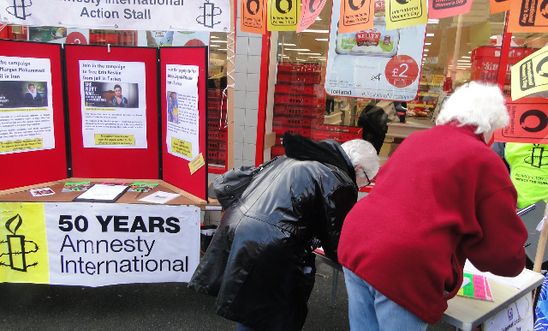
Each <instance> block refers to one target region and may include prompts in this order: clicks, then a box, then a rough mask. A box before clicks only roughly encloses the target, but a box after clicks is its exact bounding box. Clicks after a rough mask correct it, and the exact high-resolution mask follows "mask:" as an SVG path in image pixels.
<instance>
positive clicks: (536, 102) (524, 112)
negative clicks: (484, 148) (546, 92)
mask: <svg viewBox="0 0 548 331" xmlns="http://www.w3.org/2000/svg"><path fill="white" fill-rule="evenodd" d="M507 107H508V113H509V114H510V124H509V125H508V126H507V127H506V128H504V129H502V130H498V131H497V132H495V140H496V141H513V142H522V143H538V144H547V143H548V104H547V103H546V99H543V98H524V99H520V100H519V101H518V102H510V103H508V104H507Z"/></svg>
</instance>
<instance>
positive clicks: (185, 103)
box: [165, 64, 200, 161]
mask: <svg viewBox="0 0 548 331" xmlns="http://www.w3.org/2000/svg"><path fill="white" fill-rule="evenodd" d="M199 69H200V68H199V67H198V66H195V65H177V64H169V65H166V96H165V97H166V100H167V123H166V128H167V134H166V145H167V151H168V153H169V154H172V155H174V156H177V157H181V158H183V159H185V160H188V161H190V160H192V159H194V158H195V157H196V156H198V154H199V153H200V145H199V134H200V128H199V125H198V124H199V121H200V114H199V112H198V73H199Z"/></svg>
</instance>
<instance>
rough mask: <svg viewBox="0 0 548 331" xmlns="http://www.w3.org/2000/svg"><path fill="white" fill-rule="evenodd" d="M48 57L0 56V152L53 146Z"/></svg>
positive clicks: (17, 151) (5, 152)
mask: <svg viewBox="0 0 548 331" xmlns="http://www.w3.org/2000/svg"><path fill="white" fill-rule="evenodd" d="M51 89H52V87H51V63H50V60H49V59H39V58H27V57H9V56H0V154H11V153H20V152H28V151H36V150H45V149H52V148H55V137H54V128H53V107H52V91H51Z"/></svg>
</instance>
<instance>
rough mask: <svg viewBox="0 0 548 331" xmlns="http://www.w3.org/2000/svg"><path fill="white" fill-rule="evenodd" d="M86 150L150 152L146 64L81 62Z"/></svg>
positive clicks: (83, 128)
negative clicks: (144, 150) (124, 149)
mask: <svg viewBox="0 0 548 331" xmlns="http://www.w3.org/2000/svg"><path fill="white" fill-rule="evenodd" d="M79 63H80V95H81V96H82V137H83V141H84V147H85V148H147V140H146V124H147V123H146V97H145V96H146V94H145V91H146V86H145V64H144V63H143V62H113V61H87V60H86V61H83V60H82V61H79Z"/></svg>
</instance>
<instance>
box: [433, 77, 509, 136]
mask: <svg viewBox="0 0 548 331" xmlns="http://www.w3.org/2000/svg"><path fill="white" fill-rule="evenodd" d="M452 121H456V122H458V123H459V125H461V126H462V125H472V126H475V127H476V134H481V133H488V132H493V131H495V130H496V129H501V128H504V127H505V126H506V125H508V122H509V121H510V117H509V116H508V110H507V109H506V105H505V104H504V96H503V95H502V92H501V91H500V89H499V88H498V86H496V85H490V84H484V83H479V82H470V83H468V84H465V85H462V86H460V87H459V88H457V89H456V90H455V92H454V93H453V94H452V95H451V96H450V97H449V98H447V100H445V102H444V103H443V105H442V108H441V111H440V114H439V115H438V118H437V119H436V124H438V125H441V124H447V123H449V122H452Z"/></svg>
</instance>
